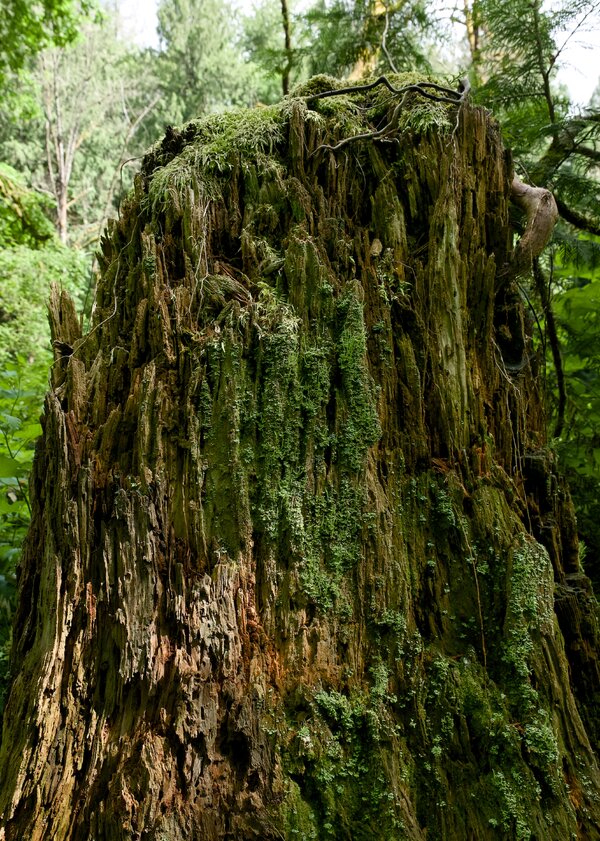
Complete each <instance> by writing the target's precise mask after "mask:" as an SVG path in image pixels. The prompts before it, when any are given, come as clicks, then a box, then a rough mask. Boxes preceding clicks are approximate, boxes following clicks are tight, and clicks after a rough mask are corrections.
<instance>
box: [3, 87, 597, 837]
mask: <svg viewBox="0 0 600 841" xmlns="http://www.w3.org/2000/svg"><path fill="white" fill-rule="evenodd" d="M319 85H321V86H322V87H321V89H322V90H327V89H328V88H330V87H331V86H332V80H324V81H319V80H316V81H315V82H313V83H312V86H311V87H310V88H307V90H306V93H307V94H310V93H312V94H314V93H315V92H317V91H316V88H318V86H319ZM323 86H324V87H323ZM377 96H378V94H376V93H375V92H368V93H357V94H354V95H353V96H346V97H344V98H339V99H328V100H322V101H315V102H314V104H313V105H312V106H311V108H310V109H309V108H308V107H307V105H306V102H305V101H304V100H303V99H302V98H295V99H288V100H287V101H286V102H285V103H284V104H283V105H282V106H281V107H280V108H276V109H256V110H255V111H252V112H245V113H242V114H238V115H234V117H228V116H227V115H218V116H217V117H215V118H213V121H212V122H210V121H208V122H206V121H205V122H200V123H191V124H189V125H188V126H187V127H186V128H185V129H184V130H182V131H180V132H178V131H176V130H170V131H169V132H168V135H167V137H166V138H165V139H164V141H163V142H162V144H158V145H157V146H156V147H154V148H153V150H151V152H150V153H149V154H148V155H147V157H146V159H145V162H144V166H143V171H142V174H141V175H140V177H139V178H138V181H137V183H136V188H135V191H134V194H133V195H132V196H131V197H130V198H129V200H128V201H127V202H126V204H125V205H124V206H123V208H122V211H121V217H120V220H119V221H118V223H115V224H113V226H112V227H111V229H110V231H109V233H108V235H107V237H106V238H105V240H104V241H103V256H102V277H101V280H100V283H99V287H98V296H97V308H96V311H95V315H94V321H93V324H92V327H91V330H90V332H89V333H88V334H87V335H86V336H83V337H81V336H80V334H79V328H78V325H77V321H76V318H75V315H74V310H73V308H72V306H70V305H69V302H68V300H67V299H66V298H64V297H63V298H61V297H60V296H58V295H55V296H54V298H53V302H52V306H51V323H52V326H53V338H54V342H55V344H54V347H55V353H56V362H55V365H54V367H53V380H52V390H51V391H50V393H49V394H48V396H47V399H46V406H45V414H44V435H43V437H42V439H41V440H40V442H39V444H38V449H37V454H36V460H35V467H34V473H33V477H32V500H33V517H32V526H31V531H30V533H29V536H28V538H27V542H26V546H25V549H24V554H23V561H22V568H21V570H20V577H19V589H20V602H19V608H18V612H17V616H16V624H15V633H14V647H13V661H12V666H13V670H14V680H13V683H12V688H11V691H10V695H9V698H8V702H7V707H6V711H5V715H4V720H3V733H2V743H1V746H0V778H1V779H2V780H3V781H4V782H3V785H2V790H1V792H0V814H1V815H2V819H1V822H0V823H1V826H2V829H1V830H0V838H1V839H2V841H16V839H21V838H27V839H28V841H42V839H49V838H52V839H54V841H67V839H68V841H84V839H85V840H86V841H87V839H90V838H94V839H96V841H100V839H106V841H121V839H123V841H124V839H128V840H129V839H140V841H141V839H155V841H159V839H164V838H168V839H169V841H183V839H186V841H189V839H194V841H195V840H196V839H197V841H212V839H240V841H241V840H242V839H251V838H257V839H270V838H272V839H277V838H278V839H281V838H285V839H290V841H291V839H293V838H302V839H352V841H361V839H381V841H383V840H384V839H390V838H394V839H396V838H398V839H410V841H413V839H414V841H417V840H418V841H424V839H425V838H439V839H461V841H462V839H465V838H474V839H475V838H476V839H497V838H500V837H501V838H515V839H527V838H534V837H535V838H544V839H548V841H552V839H556V841H563V840H564V839H565V838H572V837H578V838H582V839H583V838H595V837H597V829H596V828H597V827H598V826H599V825H600V809H599V807H598V801H599V797H598V795H599V794H600V776H599V772H598V766H597V760H596V755H595V753H594V745H593V744H592V743H591V742H590V735H593V734H594V733H595V727H596V723H597V718H596V715H597V714H596V712H595V709H597V707H594V700H595V699H596V698H597V696H598V691H599V686H600V681H599V678H598V660H597V638H598V637H597V618H596V614H595V612H594V610H595V608H594V607H593V605H594V601H593V595H592V594H591V590H590V586H589V581H588V580H587V579H586V577H585V576H584V575H583V573H582V572H581V570H580V569H579V566H578V560H577V539H576V528H575V523H574V517H573V511H572V507H571V505H570V502H569V498H568V494H567V491H566V489H565V488H564V486H563V484H562V483H561V481H560V479H559V478H558V477H557V475H556V473H555V470H554V467H553V460H552V455H551V453H550V452H549V451H548V450H547V449H546V445H545V438H544V428H545V423H544V417H543V411H542V407H541V403H540V398H539V391H538V386H537V382H536V375H535V371H534V370H533V368H532V366H526V367H525V368H524V369H523V370H522V371H521V372H520V373H519V374H518V376H517V377H513V376H509V374H508V372H507V368H506V367H505V365H504V362H503V359H506V358H508V357H509V356H510V354H511V353H514V355H515V357H516V358H518V359H521V358H522V356H523V352H525V354H526V355H528V354H529V355H530V354H531V348H530V347H529V339H528V336H527V329H526V323H525V320H524V315H523V310H522V304H521V301H520V298H519V296H518V294H514V290H513V288H512V285H511V284H510V283H500V282H499V276H500V274H501V270H499V268H498V267H504V266H506V265H507V264H509V263H510V260H511V257H512V254H511V246H510V243H511V242H512V232H511V230H510V226H509V221H508V207H509V202H510V200H511V190H512V188H511V184H512V179H513V173H512V171H511V166H510V157H509V156H508V155H507V154H506V152H505V150H504V149H503V147H502V144H501V140H500V135H499V131H498V129H497V126H496V125H495V123H494V122H493V121H492V120H491V119H490V118H489V116H488V114H487V112H485V111H484V110H481V109H476V108H472V107H470V106H468V105H463V107H461V108H460V110H459V111H458V112H457V110H456V109H455V108H454V109H453V106H452V105H451V104H440V103H436V104H434V105H432V104H427V103H426V104H425V105H424V104H423V102H422V99H421V100H420V101H416V100H415V101H411V100H409V99H408V98H407V100H406V104H407V114H406V115H405V116H406V119H405V120H404V121H403V120H402V119H401V120H400V121H399V123H398V125H399V127H400V128H399V132H398V134H397V137H396V138H395V140H394V142H389V141H390V138H389V137H388V138H386V141H387V142H381V143H379V142H378V141H376V140H373V139H371V140H368V141H364V142H362V141H361V142H357V143H355V144H352V145H350V146H346V147H345V148H343V149H340V150H339V152H333V151H330V150H327V149H325V148H321V149H319V147H326V146H329V147H332V146H335V145H336V144H337V143H338V142H339V141H340V140H342V139H343V138H344V137H347V136H350V135H358V134H360V133H363V132H364V131H365V130H366V129H368V128H369V126H368V125H366V124H365V122H364V119H365V118H364V116H363V115H364V113H365V111H364V110H363V109H364V107H367V106H368V107H371V106H373V105H374V106H375V109H376V112H375V113H376V119H377V122H379V121H380V120H381V117H382V115H381V110H379V111H377V109H380V105H379V103H380V101H381V100H379V99H377ZM387 96H388V95H387V93H386V94H384V97H385V98H387ZM356 105H359V106H361V108H357V107H356ZM385 107H387V108H389V109H391V107H392V106H391V105H390V104H389V101H388V104H387V105H386V106H385ZM410 108H413V109H414V111H413V112H411V111H410ZM431 108H435V109H438V111H436V114H437V116H438V117H440V115H441V116H443V115H444V114H447V115H448V119H447V121H446V127H445V128H444V125H443V121H440V120H439V119H438V120H437V121H436V123H435V124H436V125H438V128H435V127H434V128H431V129H429V130H426V129H423V128H422V127H423V119H424V118H423V114H424V113H426V114H427V113H430V111H425V112H424V111H423V109H431ZM390 115H391V110H390V112H389V113H388V117H387V119H388V120H389V117H390ZM411 115H412V116H411ZM384 118H385V117H384ZM411 120H412V121H413V122H412V123H411ZM457 121H458V122H457ZM419 126H420V127H421V128H417V127H419ZM439 126H441V127H439ZM375 127H376V126H375V125H372V126H371V130H374V128H375ZM318 149H319V151H316V150H318ZM315 152H316V153H315ZM498 350H501V351H502V355H500V353H499V352H498ZM555 587H556V594H557V601H556V605H555V602H554V598H553V594H554V589H555Z"/></svg>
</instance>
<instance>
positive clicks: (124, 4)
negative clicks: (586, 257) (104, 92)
mask: <svg viewBox="0 0 600 841" xmlns="http://www.w3.org/2000/svg"><path fill="white" fill-rule="evenodd" d="M438 2H439V0H438ZM235 5H236V6H238V7H239V8H240V9H241V10H243V11H246V12H249V11H251V9H252V7H253V5H254V2H253V0H235ZM439 5H440V6H441V7H445V6H446V5H447V3H445V2H443V0H442V2H439ZM119 6H120V10H121V15H122V17H123V20H124V22H125V25H126V28H127V31H128V32H129V33H130V34H131V35H132V36H133V37H134V38H135V40H136V41H137V42H138V43H139V44H142V45H147V46H157V45H158V40H157V36H156V6H157V0H119ZM567 37H568V35H567V34H566V35H565V39H563V40H566V38H567ZM559 43H562V42H559ZM598 49H600V30H599V29H596V30H594V31H585V30H584V31H582V32H578V33H576V34H575V36H574V37H573V38H571V39H570V41H569V43H568V46H567V48H566V49H565V52H564V62H563V66H562V67H561V70H560V71H559V79H560V80H561V81H562V82H563V83H564V84H565V85H567V87H568V88H569V92H570V94H571V97H572V99H573V102H574V104H576V105H579V106H585V105H586V104H587V103H588V102H589V99H590V97H591V95H592V94H593V92H594V90H595V89H596V87H597V85H598V80H599V75H600V74H599V65H598V60H597V55H598Z"/></svg>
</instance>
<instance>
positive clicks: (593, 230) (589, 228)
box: [556, 197, 600, 236]
mask: <svg viewBox="0 0 600 841" xmlns="http://www.w3.org/2000/svg"><path fill="white" fill-rule="evenodd" d="M556 205H557V207H558V212H559V213H560V215H561V216H562V218H563V219H564V220H565V222H568V223H569V224H570V225H573V227H574V228H579V230H580V231H586V232H587V233H588V234H594V236H600V223H598V222H596V221H594V220H593V219H590V218H589V217H587V216H585V215H584V214H583V213H580V212H579V211H578V210H574V209H573V208H572V207H569V206H568V205H567V204H565V202H564V201H562V199H560V198H558V197H556Z"/></svg>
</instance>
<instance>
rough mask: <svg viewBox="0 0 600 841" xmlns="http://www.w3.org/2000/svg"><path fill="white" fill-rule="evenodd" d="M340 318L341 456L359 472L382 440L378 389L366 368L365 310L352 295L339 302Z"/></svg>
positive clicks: (339, 449) (345, 464)
mask: <svg viewBox="0 0 600 841" xmlns="http://www.w3.org/2000/svg"><path fill="white" fill-rule="evenodd" d="M337 314H338V323H339V324H340V327H341V332H340V336H339V339H338V343H337V351H338V364H339V367H340V371H341V375H342V388H343V401H344V402H343V404H342V407H341V422H340V426H341V430H340V433H339V437H338V453H339V458H340V462H341V463H342V464H343V465H344V466H345V467H347V468H348V469H349V470H352V471H357V470H359V469H360V468H361V467H362V466H363V464H364V458H365V455H366V452H367V449H368V448H369V447H370V446H371V445H372V444H374V443H375V442H376V441H378V440H379V437H380V435H381V426H380V423H379V416H378V414H377V408H376V400H375V387H374V383H373V379H372V377H371V375H370V373H369V369H368V367H367V355H366V354H367V342H366V330H365V324H364V318H363V307H362V304H361V303H360V301H359V300H358V298H357V297H356V295H355V294H354V293H353V292H352V291H349V292H347V293H346V294H345V295H344V297H343V298H342V299H341V300H340V301H339V303H338V306H337ZM344 404H345V405H344ZM344 409H345V411H344Z"/></svg>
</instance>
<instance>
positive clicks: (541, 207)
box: [510, 175, 559, 276]
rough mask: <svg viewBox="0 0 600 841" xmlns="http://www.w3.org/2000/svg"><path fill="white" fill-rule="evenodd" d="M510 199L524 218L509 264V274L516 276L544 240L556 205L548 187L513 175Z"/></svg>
mask: <svg viewBox="0 0 600 841" xmlns="http://www.w3.org/2000/svg"><path fill="white" fill-rule="evenodd" d="M511 199H512V201H513V202H514V203H515V204H516V205H517V207H520V208H521V210H522V211H523V212H524V213H525V215H526V217H527V225H526V226H525V231H524V233H523V236H522V237H521V239H520V240H519V242H518V243H517V246H516V248H515V253H514V255H513V259H512V262H511V265H510V274H511V275H513V276H516V275H518V274H521V273H522V272H525V271H528V270H529V269H530V268H531V263H532V261H533V260H534V259H535V258H536V257H539V255H540V254H541V253H542V251H543V249H544V248H545V246H546V245H547V243H548V240H549V239H550V236H551V235H552V231H553V230H554V226H555V225H556V222H557V220H558V215H559V214H558V208H557V206H556V201H555V200H554V196H553V195H552V193H551V192H550V190H546V189H545V188H544V187H530V186H529V185H528V184H524V183H523V181H521V180H520V179H519V178H517V176H516V175H515V177H514V178H513V181H512V185H511Z"/></svg>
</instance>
